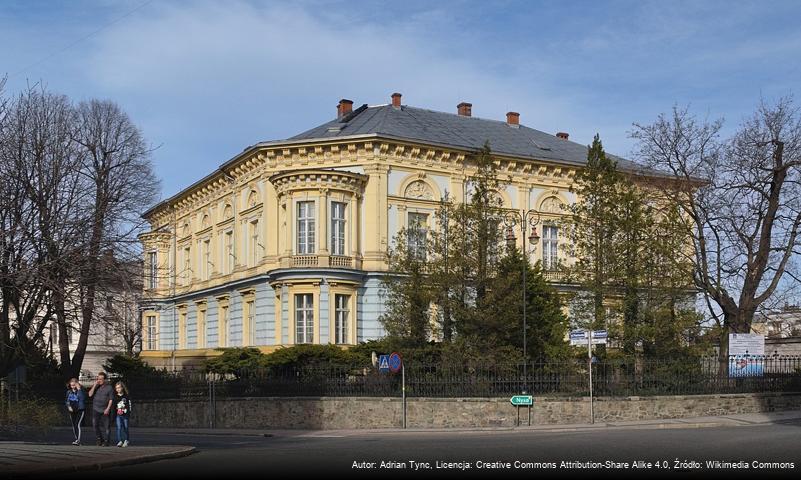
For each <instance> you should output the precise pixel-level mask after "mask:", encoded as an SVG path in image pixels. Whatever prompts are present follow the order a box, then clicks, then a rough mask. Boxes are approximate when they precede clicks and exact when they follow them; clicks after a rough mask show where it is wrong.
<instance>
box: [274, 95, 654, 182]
mask: <svg viewBox="0 0 801 480" xmlns="http://www.w3.org/2000/svg"><path fill="white" fill-rule="evenodd" d="M359 135H379V136H382V135H383V136H389V137H393V138H399V139H406V140H412V141H419V142H422V143H430V144H435V145H442V146H449V147H456V148H463V149H478V148H481V147H482V146H483V145H484V143H485V142H487V141H488V142H489V144H490V149H491V150H492V151H493V152H494V153H498V154H502V155H509V156H514V157H523V158H531V159H540V160H550V161H553V162H556V163H564V164H570V165H579V166H580V165H584V164H586V163H587V146H586V145H582V144H579V143H576V142H571V141H569V140H564V139H561V138H558V137H557V136H556V135H554V134H550V133H545V132H541V131H539V130H535V129H533V128H529V127H526V126H524V125H520V126H519V128H515V127H511V126H509V125H508V124H507V123H506V122H503V121H498V120H487V119H484V118H478V117H464V116H460V115H457V114H453V113H445V112H437V111H433V110H427V109H423V108H416V107H409V106H406V105H404V106H402V107H401V108H395V107H393V106H392V105H378V106H372V107H368V106H366V105H362V106H361V107H360V108H358V109H356V110H354V111H353V113H351V114H350V115H347V116H345V117H343V118H342V119H335V120H331V121H330V122H327V123H324V124H322V125H319V126H317V127H315V128H312V129H311V130H307V131H305V132H303V133H301V134H298V135H295V136H294V137H291V138H289V139H287V140H289V141H303V140H313V139H314V140H316V139H335V138H338V137H351V136H359ZM270 143H280V142H270ZM610 157H612V158H614V159H615V160H617V162H618V168H620V169H621V170H626V171H630V172H638V173H645V174H648V173H650V174H659V173H661V172H655V171H648V170H647V169H646V168H644V167H642V166H641V165H639V164H636V163H634V162H632V161H629V160H626V159H623V158H620V157H617V156H614V155H610Z"/></svg>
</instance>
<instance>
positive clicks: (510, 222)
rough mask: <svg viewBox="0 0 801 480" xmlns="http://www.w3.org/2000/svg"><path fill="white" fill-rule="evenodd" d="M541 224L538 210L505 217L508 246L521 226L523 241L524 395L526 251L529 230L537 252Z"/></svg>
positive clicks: (525, 365)
mask: <svg viewBox="0 0 801 480" xmlns="http://www.w3.org/2000/svg"><path fill="white" fill-rule="evenodd" d="M539 223H540V214H539V212H537V211H536V210H533V209H531V210H521V211H510V212H506V213H505V215H504V224H505V225H506V245H507V246H508V247H509V249H510V250H511V249H512V248H514V247H515V244H516V243H517V239H516V238H515V232H514V227H515V226H520V234H521V236H522V239H523V379H524V380H523V383H524V385H523V391H522V392H521V393H523V394H524V395H525V394H526V393H527V392H526V390H527V388H528V386H527V385H526V384H527V383H528V349H527V347H528V322H527V319H526V291H527V290H528V289H527V288H526V287H527V284H526V272H527V271H528V260H529V258H528V250H526V237H527V235H526V234H527V233H528V230H529V228H531V233H530V234H529V235H528V240H529V243H530V244H531V245H532V246H533V248H532V251H533V252H536V251H537V244H538V243H539V241H540V236H539V234H538V233H537V225H538V224H539Z"/></svg>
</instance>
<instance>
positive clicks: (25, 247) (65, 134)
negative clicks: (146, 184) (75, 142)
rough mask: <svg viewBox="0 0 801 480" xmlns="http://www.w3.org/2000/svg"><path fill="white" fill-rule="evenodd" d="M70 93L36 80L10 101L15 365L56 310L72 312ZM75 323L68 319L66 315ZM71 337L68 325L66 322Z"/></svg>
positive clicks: (6, 144) (75, 180) (2, 148)
mask: <svg viewBox="0 0 801 480" xmlns="http://www.w3.org/2000/svg"><path fill="white" fill-rule="evenodd" d="M72 118H73V114H72V109H71V106H70V104H69V102H68V101H67V99H66V98H65V97H63V96H60V95H53V94H49V93H47V92H46V91H44V90H43V89H40V88H37V87H32V88H29V89H28V90H26V91H25V92H23V93H22V94H20V95H19V96H18V97H16V98H15V99H14V100H13V102H11V103H10V107H9V112H8V115H7V117H6V126H5V128H4V129H3V135H2V141H0V158H2V162H0V164H2V165H3V167H4V171H3V177H4V181H5V185H4V192H3V193H4V195H3V199H4V200H3V204H2V211H1V212H0V217H1V218H2V224H3V225H2V229H3V231H2V242H3V259H2V266H1V267H0V268H2V272H3V273H2V275H3V278H2V280H3V281H2V291H1V293H2V297H3V298H2V300H3V303H2V305H3V311H2V315H1V316H0V318H1V319H2V324H3V326H2V336H3V338H2V345H3V346H2V348H3V349H4V354H3V361H4V366H5V367H6V369H7V368H9V367H10V366H11V363H15V362H17V361H19V360H20V359H22V358H25V357H26V356H30V354H31V352H32V350H33V349H35V348H37V347H41V346H42V344H43V333H44V330H45V327H46V326H47V324H48V322H49V321H50V318H51V317H52V316H53V315H56V316H59V315H61V316H63V317H65V318H66V316H67V312H66V308H65V302H64V298H65V297H64V289H65V288H66V285H68V282H67V278H68V272H70V270H71V265H69V264H68V263H69V262H71V261H72V259H73V258H74V254H75V253H76V251H77V250H78V247H77V245H76V242H77V239H78V238H79V237H80V233H79V232H80V228H79V222H77V221H76V219H77V218H78V216H79V215H78V213H77V205H78V199H79V197H80V196H81V195H82V193H81V188H80V179H79V177H78V175H77V168H76V167H77V165H78V164H77V161H76V155H75V149H74V148H73V147H72V141H71V138H70V137H71V133H70V130H69V129H70V128H71V127H70V126H71V124H72ZM61 323H62V324H63V325H68V322H67V320H66V319H65V320H64V321H63V322H61ZM61 333H62V334H63V337H64V338H65V339H66V338H67V335H66V330H64V329H62V332H61Z"/></svg>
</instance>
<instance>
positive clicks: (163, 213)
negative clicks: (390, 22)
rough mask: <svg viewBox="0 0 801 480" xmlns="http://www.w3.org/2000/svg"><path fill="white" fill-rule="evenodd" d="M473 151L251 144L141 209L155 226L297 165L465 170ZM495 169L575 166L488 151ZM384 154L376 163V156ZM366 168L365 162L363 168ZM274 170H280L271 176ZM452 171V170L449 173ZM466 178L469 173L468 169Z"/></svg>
mask: <svg viewBox="0 0 801 480" xmlns="http://www.w3.org/2000/svg"><path fill="white" fill-rule="evenodd" d="M472 154H473V152H469V151H464V150H458V149H456V148H448V147H439V146H431V145H425V144H417V143H414V142H412V141H402V140H394V139H393V140H389V139H381V138H376V139H369V140H365V139H349V140H331V141H330V142H327V143H320V142H317V143H309V144H287V145H278V144H270V145H261V146H256V147H253V148H250V149H248V150H246V151H244V152H242V154H240V156H239V157H237V158H235V159H234V160H232V161H229V162H228V163H227V164H225V165H224V166H223V167H224V170H223V167H221V169H218V170H217V171H216V172H214V173H212V174H210V175H209V176H208V177H207V178H205V179H203V180H201V181H200V182H198V184H196V185H193V186H191V187H189V188H187V189H185V190H184V191H182V192H180V193H178V194H176V195H175V196H173V197H172V198H169V199H167V200H165V201H163V202H162V203H160V204H158V205H156V206H154V207H153V208H151V209H150V210H148V211H147V212H146V213H145V217H146V218H147V219H148V220H149V221H150V223H151V225H153V226H154V227H157V226H161V225H164V224H169V223H170V222H171V220H172V210H171V208H170V207H173V208H174V209H175V210H176V211H180V212H185V211H188V210H196V209H197V208H199V207H200V206H202V205H205V204H209V203H212V202H215V201H218V200H219V199H220V198H222V197H223V196H226V195H230V193H231V191H232V189H234V190H235V189H239V188H244V186H245V185H247V183H248V182H250V181H253V180H255V179H257V178H258V177H264V176H265V175H269V174H271V173H273V175H272V176H271V177H269V179H270V181H271V182H272V181H273V179H275V180H278V179H279V178H280V177H281V176H283V175H291V174H292V173H293V172H291V171H287V170H288V169H293V168H297V169H299V170H298V171H305V172H312V171H314V172H318V173H323V172H327V173H329V174H335V173H336V174H345V175H354V176H358V175H359V174H355V173H350V172H343V171H334V170H323V169H316V168H309V167H310V166H315V165H319V164H326V165H327V166H336V165H342V166H348V165H365V164H370V163H372V164H373V165H376V167H378V166H380V167H383V170H382V171H386V170H387V169H388V168H389V166H390V165H389V164H392V163H400V164H402V165H403V166H405V167H407V168H429V169H440V170H452V169H454V168H457V169H459V170H462V169H465V168H469V167H470V162H468V159H469V157H470V156H471V155H472ZM493 155H494V156H495V159H496V162H497V164H498V167H499V169H500V173H511V174H516V175H524V176H526V177H528V178H526V181H531V182H534V181H536V182H548V181H552V182H554V181H558V182H572V181H573V178H574V177H575V174H576V170H577V169H580V168H581V167H580V166H575V167H573V166H566V165H560V164H556V163H554V162H553V161H548V160H536V159H527V158H526V159H523V158H517V157H509V156H503V155H497V154H493ZM379 156H380V157H383V159H382V160H381V162H382V163H383V162H387V164H384V165H381V164H380V163H379V164H376V163H375V162H376V160H377V157H379ZM365 170H366V171H368V170H369V165H368V166H367V167H366V168H365ZM275 172H281V173H278V174H275ZM454 173H455V172H454ZM468 176H469V173H468Z"/></svg>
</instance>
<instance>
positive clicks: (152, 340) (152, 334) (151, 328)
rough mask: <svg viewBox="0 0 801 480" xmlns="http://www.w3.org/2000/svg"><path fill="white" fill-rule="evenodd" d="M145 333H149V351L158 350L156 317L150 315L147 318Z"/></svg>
mask: <svg viewBox="0 0 801 480" xmlns="http://www.w3.org/2000/svg"><path fill="white" fill-rule="evenodd" d="M145 331H146V332H147V349H148V350H158V348H159V344H158V336H157V333H156V316H155V315H148V316H147V317H145Z"/></svg>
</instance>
